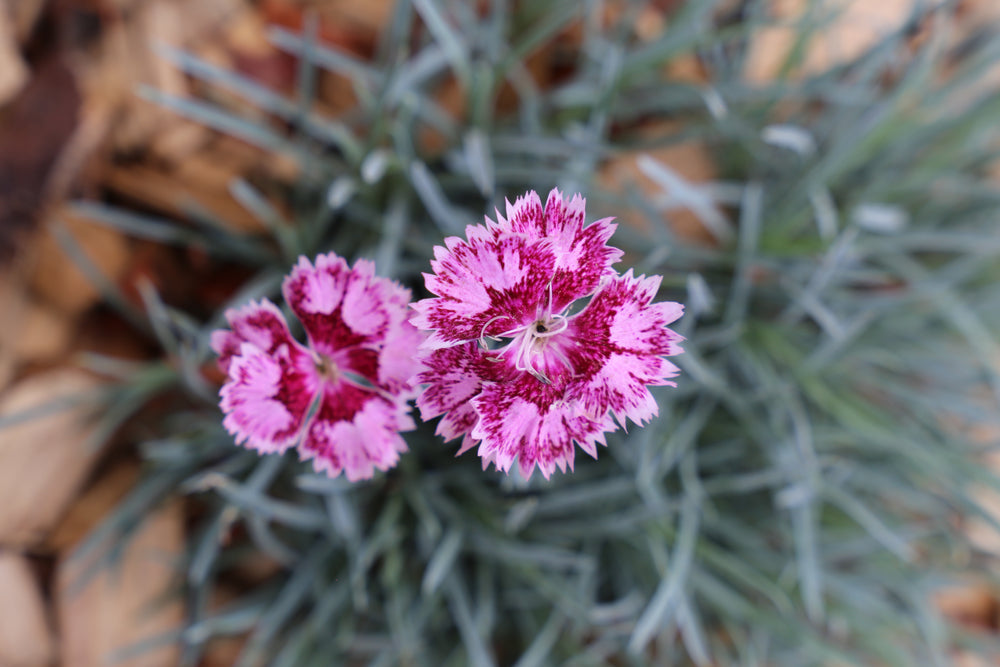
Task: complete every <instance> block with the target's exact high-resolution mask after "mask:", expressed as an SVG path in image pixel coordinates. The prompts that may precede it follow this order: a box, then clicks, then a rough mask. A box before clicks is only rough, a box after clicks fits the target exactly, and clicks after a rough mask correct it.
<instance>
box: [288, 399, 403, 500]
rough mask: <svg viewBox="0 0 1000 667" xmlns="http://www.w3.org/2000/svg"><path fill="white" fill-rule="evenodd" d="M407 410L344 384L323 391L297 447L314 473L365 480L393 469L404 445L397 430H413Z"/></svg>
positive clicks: (351, 479)
mask: <svg viewBox="0 0 1000 667" xmlns="http://www.w3.org/2000/svg"><path fill="white" fill-rule="evenodd" d="M407 411H408V408H407V407H406V406H405V405H399V404H395V403H392V402H389V401H387V400H385V399H383V398H381V397H379V396H377V395H375V394H373V393H371V392H369V391H365V390H363V389H361V388H359V387H355V386H353V385H350V384H348V383H345V382H341V383H338V384H337V385H335V386H332V387H330V386H328V387H327V388H326V390H325V392H324V395H323V400H322V403H321V405H320V407H319V410H318V412H317V414H316V416H315V417H314V418H313V421H312V423H311V424H310V425H309V429H308V432H307V434H306V437H305V439H304V441H303V442H302V446H301V447H300V450H299V452H300V456H301V457H302V459H303V460H308V459H312V461H313V468H314V469H315V470H316V472H324V473H326V474H327V475H329V476H330V477H336V476H337V475H339V474H340V473H341V472H343V473H344V474H345V476H346V477H347V479H348V480H350V481H352V482H354V481H357V480H359V479H370V478H371V477H372V476H373V475H374V474H375V470H376V469H377V470H382V471H385V470H388V469H389V468H391V467H393V466H395V465H396V463H397V461H398V460H399V454H400V452H405V451H406V442H405V441H404V440H403V439H402V437H400V435H399V431H405V430H410V429H412V428H413V427H414V423H413V420H412V419H411V418H410V417H409V415H408V414H406V413H407Z"/></svg>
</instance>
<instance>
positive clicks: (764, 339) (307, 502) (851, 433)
mask: <svg viewBox="0 0 1000 667" xmlns="http://www.w3.org/2000/svg"><path fill="white" fill-rule="evenodd" d="M998 26H1000V3H998V2H996V1H995V0H954V1H950V2H949V1H942V2H936V1H930V0H927V1H924V2H921V1H920V0H880V1H879V2H865V1H862V0H854V1H852V0H773V1H766V0H760V1H755V0H691V1H689V2H684V1H682V0H656V1H652V0H651V1H641V0H631V1H629V0H605V1H600V0H587V1H584V2H560V1H558V0H552V1H546V2H537V3H536V2H518V1H516V0H489V1H487V0H484V1H482V2H468V3H466V2H458V1H449V0H400V1H399V2H393V1H391V0H367V1H365V2H358V1H356V0H330V1H328V2H300V1H296V0H256V1H253V0H0V323H2V324H0V427H2V428H0V665H3V666H24V667H28V666H36V665H37V666H41V665H56V664H58V665H98V664H108V663H107V662H106V661H107V660H108V659H109V656H110V657H111V658H112V659H115V660H118V661H119V662H117V663H115V664H125V665H176V664H190V665H212V666H215V665H219V666H221V665H232V664H247V665H250V664H289V665H312V664H316V665H331V664H349V665H354V664H386V665H391V664H413V665H422V664H427V665H443V664H456V665H458V664H501V665H506V664H519V665H547V664H580V665H584V664H588V665H589V664H616V665H631V664H657V665H666V664H688V663H692V664H701V665H726V664H746V665H751V664H754V665H757V664H759V665H765V664H767V665H778V664H781V665H812V664H822V665H831V666H832V665H845V664H872V665H874V664H898V665H916V664H921V665H922V664H927V665H931V664H949V665H950V664H954V665H969V666H971V665H989V664H997V661H998V660H1000V657H998V656H1000V653H996V652H995V650H996V647H997V646H998V644H997V642H996V636H995V632H996V630H997V627H998V621H1000V619H998V615H997V614H998V608H997V597H996V588H995V584H996V573H997V571H996V561H995V558H996V554H997V553H1000V532H998V524H997V521H998V519H1000V498H998V496H997V495H996V489H997V488H1000V487H998V485H997V481H996V479H995V476H994V468H993V466H994V465H996V464H997V462H998V461H1000V459H998V458H997V457H996V455H995V454H994V453H993V452H992V449H991V448H992V446H993V445H995V444H996V441H997V434H998V431H997V429H996V421H997V419H996V417H997V414H998V411H997V400H998V396H1000V390H998V387H1000V381H998V380H997V365H998V363H1000V354H998V347H997V345H998V339H997V333H998V327H997V324H998V314H1000V288H998V287H997V286H996V285H997V279H998V278H1000V262H998V261H997V260H998V254H1000V232H998V226H997V224H996V221H997V211H998V210H1000V209H998V205H1000V168H998V167H1000V163H998V162H997V160H996V157H997V150H998V147H1000V143H998V138H1000V136H998V133H997V131H996V125H997V123H996V119H997V118H998V117H1000V116H998V112H1000V99H998V96H997V93H998V91H1000V40H998V38H997V30H998ZM554 186H559V187H562V188H564V189H565V190H568V191H570V192H576V191H581V192H583V193H584V194H585V196H587V197H588V219H590V220H592V219H596V218H597V217H601V216H603V215H615V216H617V218H618V220H619V223H620V224H621V229H620V231H619V232H618V234H617V236H616V237H615V239H614V242H615V243H617V244H620V245H622V246H623V247H624V248H625V249H626V251H627V253H628V254H627V265H629V266H637V267H638V270H639V271H643V272H646V273H658V274H664V275H665V281H664V287H663V290H662V292H661V295H660V298H670V299H674V300H678V301H682V302H685V303H686V304H687V313H688V315H687V316H686V318H685V320H684V322H685V323H684V324H683V325H682V330H683V333H684V334H685V335H686V336H687V337H688V339H689V341H690V342H689V345H688V347H687V349H688V353H687V354H685V355H684V357H683V358H681V359H680V360H679V361H678V363H679V364H680V365H681V366H682V368H683V373H682V376H681V380H680V385H681V386H680V388H679V390H678V391H677V392H676V393H675V394H669V395H668V394H667V393H665V392H663V393H659V394H657V396H658V398H661V399H662V400H661V412H662V413H663V414H662V415H661V419H660V420H658V421H656V422H654V424H652V425H650V426H649V427H647V429H645V430H641V429H636V430H635V432H632V433H630V434H629V435H628V436H625V435H622V436H621V437H620V438H619V437H617V436H616V437H615V438H614V439H612V441H611V442H610V443H609V448H608V450H607V451H602V452H601V458H600V460H599V461H598V462H592V461H590V460H589V459H587V460H584V459H583V458H578V460H577V473H576V474H575V475H567V476H564V477H561V478H559V479H556V480H553V481H552V482H551V483H545V482H544V481H543V480H540V479H539V480H532V482H531V484H530V485H529V486H527V487H517V486H516V485H514V486H512V485H511V484H509V483H507V482H505V481H504V480H501V479H499V475H497V474H496V473H494V472H492V471H490V472H487V473H483V472H481V471H479V469H478V464H477V462H476V461H475V460H470V458H474V457H472V455H471V454H470V455H468V456H467V457H466V458H464V459H452V454H453V452H454V448H453V446H452V444H444V443H441V442H440V441H439V440H438V439H436V438H435V437H434V436H433V433H432V430H433V429H432V426H431V427H429V428H428V427H424V428H423V429H422V430H421V431H419V432H417V433H416V434H412V437H411V438H409V442H410V446H411V450H413V453H412V455H408V458H407V460H406V461H405V462H404V463H403V464H402V465H401V469H400V470H399V471H393V472H392V473H390V474H388V475H386V476H383V477H381V478H377V479H376V480H375V481H374V482H372V483H370V484H366V485H360V487H359V488H353V487H351V486H350V485H348V484H347V483H346V482H344V483H339V482H336V481H334V482H330V481H329V480H321V479H318V478H316V477H315V476H314V475H312V474H311V473H310V472H309V471H308V469H307V467H305V466H301V465H299V463H298V462H296V461H294V460H293V459H294V456H292V455H288V456H286V457H284V458H281V457H270V459H260V458H258V457H257V456H256V455H255V454H253V453H248V452H245V451H242V450H240V449H238V448H236V447H234V446H233V445H232V441H231V439H230V438H229V437H228V436H227V434H225V432H224V431H222V429H221V427H220V426H219V424H218V421H219V420H220V419H221V416H220V415H219V413H218V411H217V408H216V407H215V402H216V398H215V395H216V392H217V386H218V384H219V383H220V382H221V380H222V376H221V375H220V374H219V372H218V371H217V370H216V369H215V368H214V365H213V361H212V357H211V353H210V352H209V351H208V349H207V335H208V332H210V331H211V329H212V328H214V327H217V326H220V325H221V323H222V318H221V313H222V311H223V310H224V309H225V308H226V307H227V306H231V305H233V304H238V303H240V302H242V300H245V299H247V298H251V297H256V296H261V295H271V297H272V298H273V297H274V295H275V287H276V285H277V281H278V280H280V277H281V275H282V274H283V273H284V272H285V271H286V270H287V268H288V267H290V266H291V264H292V262H293V261H294V258H295V257H297V256H298V255H299V254H306V255H310V256H311V255H314V254H316V253H318V252H325V251H329V250H335V251H336V252H338V253H340V254H342V255H344V256H346V257H348V258H349V259H350V258H353V257H355V256H368V257H373V258H375V259H376V261H377V263H378V266H379V269H380V272H382V273H383V274H384V275H389V276H392V277H394V278H397V279H399V280H401V281H403V282H404V283H406V284H408V285H409V286H411V287H412V288H413V289H414V291H415V294H416V296H418V297H419V296H423V295H424V292H423V291H422V285H421V282H420V280H419V272H420V271H422V270H426V263H427V261H428V259H429V257H430V254H431V248H432V247H433V245H435V244H437V243H440V242H441V239H442V238H443V237H444V236H446V235H449V234H455V233H461V230H462V228H463V227H464V225H465V224H474V223H477V222H479V221H480V220H481V216H482V215H483V214H484V213H488V212H491V211H492V210H493V207H494V206H496V205H500V206H501V210H502V201H503V199H504V197H510V198H511V199H513V198H514V197H515V196H517V195H519V194H521V193H522V192H524V191H525V190H527V189H529V188H530V189H537V190H538V191H540V192H543V193H544V192H546V191H548V189H549V188H551V187H554ZM621 270H622V271H624V270H625V264H623V265H622V267H621ZM275 461H276V462H275ZM447 466H454V467H447ZM361 487H363V488H361Z"/></svg>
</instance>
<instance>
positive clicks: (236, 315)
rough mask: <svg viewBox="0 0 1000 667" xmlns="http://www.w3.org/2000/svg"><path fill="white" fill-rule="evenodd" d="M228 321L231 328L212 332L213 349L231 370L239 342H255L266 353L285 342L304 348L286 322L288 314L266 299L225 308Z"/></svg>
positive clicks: (291, 345)
mask: <svg viewBox="0 0 1000 667" xmlns="http://www.w3.org/2000/svg"><path fill="white" fill-rule="evenodd" d="M226 321H227V322H229V326H230V327H232V331H227V330H225V329H219V330H216V331H213V332H212V338H211V344H212V350H213V351H214V352H215V353H216V354H217V355H219V366H220V367H221V368H222V370H223V372H228V370H229V362H230V359H232V357H233V356H235V355H237V354H239V352H240V345H241V344H242V343H244V342H246V343H253V345H254V346H255V347H257V348H258V349H260V350H262V351H263V352H264V353H265V354H273V353H274V352H275V350H277V349H278V348H279V347H281V346H282V345H288V346H289V347H297V348H298V349H301V350H303V351H304V348H303V347H302V346H301V345H299V343H298V342H297V341H296V340H295V339H294V338H292V334H291V332H290V331H289V330H288V324H286V323H285V316H284V315H282V314H281V311H280V310H278V307H277V306H275V305H274V304H273V303H271V302H270V301H268V300H267V299H261V300H260V301H251V302H250V303H248V304H246V305H245V306H242V307H240V308H230V309H229V310H227V311H226Z"/></svg>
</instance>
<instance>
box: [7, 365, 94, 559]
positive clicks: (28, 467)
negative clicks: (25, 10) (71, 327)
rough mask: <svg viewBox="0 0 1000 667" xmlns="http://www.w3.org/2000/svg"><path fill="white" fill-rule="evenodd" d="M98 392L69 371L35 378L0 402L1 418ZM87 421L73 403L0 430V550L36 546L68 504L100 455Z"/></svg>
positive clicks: (78, 373)
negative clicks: (0, 510)
mask: <svg viewBox="0 0 1000 667" xmlns="http://www.w3.org/2000/svg"><path fill="white" fill-rule="evenodd" d="M98 387H99V382H98V381H97V380H95V379H94V378H92V377H91V376H89V375H87V374H86V373H84V372H82V371H78V370H74V369H60V370H55V371H49V372H46V373H42V374H38V375H34V376H32V377H29V378H27V379H25V380H21V381H20V382H18V383H16V384H14V385H13V386H12V387H11V388H10V389H9V390H8V391H7V392H6V393H4V394H3V396H2V397H0V418H4V417H11V416H12V415H18V414H22V413H24V412H26V411H29V410H33V409H39V410H41V409H44V408H46V407H47V406H52V405H54V404H56V402H58V401H64V402H65V401H69V400H74V399H75V400H79V399H81V398H86V397H88V396H89V397H93V394H94V392H95V390H96V389H97V388H98ZM89 417H90V414H89V409H88V408H87V407H86V405H82V404H79V403H78V404H76V405H74V406H72V407H68V408H65V407H64V408H63V409H61V410H58V411H55V412H52V413H51V414H46V415H44V416H41V417H38V418H33V419H29V420H26V421H23V422H19V423H16V424H14V425H12V426H9V427H7V428H5V429H3V430H2V431H0V507H2V508H3V511H2V512H0V545H3V546H13V547H21V548H24V547H31V546H33V545H36V544H38V543H40V542H41V541H42V540H43V539H44V537H45V535H46V533H48V531H49V529H51V527H52V526H53V525H54V524H55V523H56V522H57V521H58V520H59V518H60V517H61V516H62V515H63V513H64V512H65V511H66V509H67V507H68V506H69V504H70V503H71V502H73V499H74V498H75V497H76V494H77V491H78V490H79V488H80V485H81V484H82V482H83V480H84V479H86V477H87V475H88V474H89V473H90V471H91V468H92V466H93V464H94V462H95V461H96V460H97V457H98V456H99V455H100V451H99V449H97V448H95V446H94V443H93V442H91V440H92V436H93V433H94V427H93V425H92V423H90V422H89Z"/></svg>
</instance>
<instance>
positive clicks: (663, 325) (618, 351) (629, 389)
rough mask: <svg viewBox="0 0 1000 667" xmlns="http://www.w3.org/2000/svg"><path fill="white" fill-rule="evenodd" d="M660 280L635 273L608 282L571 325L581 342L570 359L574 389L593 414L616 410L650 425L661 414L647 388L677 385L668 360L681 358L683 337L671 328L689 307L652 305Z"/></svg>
mask: <svg viewBox="0 0 1000 667" xmlns="http://www.w3.org/2000/svg"><path fill="white" fill-rule="evenodd" d="M659 282H660V279H659V277H653V278H646V277H645V276H639V277H638V278H635V277H633V276H632V271H631V270H630V271H629V272H628V273H626V274H625V275H624V276H621V277H619V278H617V279H615V280H612V281H611V282H609V283H607V284H606V285H605V286H604V287H602V289H601V290H600V291H598V292H597V294H595V295H594V297H593V298H592V299H591V300H590V303H589V304H587V307H586V308H585V309H584V310H583V311H582V312H580V313H579V314H578V315H576V316H575V317H573V318H572V319H571V320H570V326H569V328H568V330H567V332H566V334H567V335H568V336H569V337H570V338H571V339H572V340H573V341H574V342H575V345H573V346H572V348H570V351H569V352H568V357H569V359H570V364H571V365H572V366H573V368H574V371H575V373H576V378H577V379H576V380H575V381H574V384H573V386H572V387H570V388H569V389H568V391H570V392H571V393H572V394H573V395H574V396H576V397H577V398H578V400H579V401H580V402H581V404H582V405H583V406H584V408H585V409H586V410H587V412H588V413H590V414H592V415H602V414H605V413H606V412H607V411H608V410H610V411H611V412H612V413H613V414H614V415H615V417H616V419H618V420H619V422H621V423H624V421H623V420H624V418H626V417H627V418H628V419H631V420H632V421H634V422H635V423H637V424H640V425H642V424H644V423H646V422H647V421H649V420H650V419H651V418H652V417H654V416H655V415H656V414H657V406H656V402H655V400H654V399H653V396H652V394H650V393H649V390H648V389H647V386H650V385H654V386H655V385H673V384H674V383H673V382H671V381H670V378H672V377H674V376H675V375H677V373H678V368H677V366H675V365H674V364H672V363H670V362H669V361H667V360H666V359H664V358H663V357H665V356H670V355H674V354H678V353H680V352H681V351H682V350H681V347H680V343H681V341H682V340H683V338H682V337H681V336H680V335H679V334H677V333H676V332H674V331H672V330H671V329H668V328H667V325H668V324H670V323H671V322H673V321H674V320H676V319H677V318H678V317H680V315H681V313H682V312H683V306H681V305H680V304H677V303H673V302H664V303H656V304H653V303H651V301H652V299H653V298H654V297H655V295H656V290H657V288H658V287H659Z"/></svg>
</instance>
